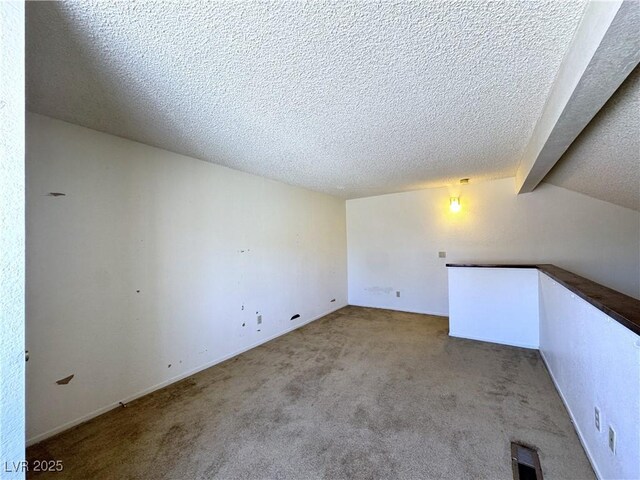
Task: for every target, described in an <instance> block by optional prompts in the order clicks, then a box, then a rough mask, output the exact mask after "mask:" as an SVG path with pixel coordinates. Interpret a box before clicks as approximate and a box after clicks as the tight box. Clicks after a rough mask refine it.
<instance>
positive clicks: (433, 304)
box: [347, 178, 640, 315]
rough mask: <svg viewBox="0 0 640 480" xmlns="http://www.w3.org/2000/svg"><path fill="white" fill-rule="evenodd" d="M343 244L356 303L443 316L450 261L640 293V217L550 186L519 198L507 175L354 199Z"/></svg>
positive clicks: (349, 206)
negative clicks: (536, 266)
mask: <svg viewBox="0 0 640 480" xmlns="http://www.w3.org/2000/svg"><path fill="white" fill-rule="evenodd" d="M451 195H460V198H461V203H462V210H461V211H460V212H458V213H452V212H450V211H449V197H450V196H451ZM347 243H348V262H349V268H348V271H349V303H350V304H354V305H364V306H371V307H380V308H392V309H397V310H409V311H414V312H420V313H432V314H439V315H446V314H447V313H448V298H447V271H446V268H445V264H446V263H462V262H465V261H469V262H473V263H482V262H487V263H491V262H502V263H504V262H521V263H522V262H525V263H532V262H536V263H553V264H555V265H558V266H559V267H562V268H565V269H567V270H569V271H571V272H574V273H576V274H578V275H582V276H584V277H586V278H589V279H591V280H594V281H596V282H599V283H602V284H604V285H606V286H608V287H611V288H613V289H616V290H619V291H621V292H623V293H626V294H628V295H631V296H634V297H640V255H639V253H640V213H639V212H637V211H634V210H630V209H627V208H623V207H619V206H616V205H613V204H610V203H607V202H603V201H601V200H596V199H593V198H590V197H587V196H585V195H581V194H579V193H575V192H572V191H569V190H566V189H563V188H559V187H555V186H553V185H549V184H542V185H541V186H540V187H539V188H538V189H536V190H535V191H534V192H533V193H529V194H524V195H518V196H517V195H515V194H514V180H513V179H512V178H507V179H502V180H496V181H490V182H483V183H478V184H473V183H471V184H469V185H463V186H456V187H452V188H450V189H449V188H435V189H426V190H419V191H415V192H406V193H398V194H392V195H382V196H378V197H370V198H362V199H356V200H348V201H347ZM438 251H446V252H447V258H438ZM396 291H400V292H401V293H400V298H398V297H396V296H395V292H396Z"/></svg>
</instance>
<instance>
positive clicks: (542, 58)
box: [27, 0, 585, 198]
mask: <svg viewBox="0 0 640 480" xmlns="http://www.w3.org/2000/svg"><path fill="white" fill-rule="evenodd" d="M584 6H585V3H584V2H583V1H574V2H558V1H557V0H551V1H536V2H526V1H522V2H478V1H475V2H467V1H464V2H436V1H428V2H422V1H411V2H402V1H400V2H397V1H394V2H345V1H319V2H304V3H303V2H289V1H275V0H269V1H261V2H258V1H245V2H223V1H221V2H162V1H151V0H147V1H142V2H140V1H128V2H84V1H83V2H61V3H59V2H28V3H27V102H28V105H27V106H28V109H29V110H30V111H33V112H37V113H41V114H44V115H48V116H51V117H55V118H59V119H62V120H66V121H68V122H72V123H76V124H79V125H83V126H86V127H89V128H93V129H95V130H99V131H103V132H107V133H111V134H114V135H118V136H122V137H125V138H129V139H132V140H137V141H140V142H143V143H146V144H149V145H153V146H157V147H161V148H164V149H167V150H171V151H174V152H178V153H181V154H186V155H189V156H192V157H196V158H199V159H202V160H206V161H210V162H214V163H217V164H221V165H226V166H229V167H232V168H235V169H239V170H243V171H246V172H251V173H255V174H258V175H262V176H265V177H269V178H273V179H276V180H280V181H283V182H286V183H289V184H293V185H298V186H302V187H306V188H310V189H313V190H317V191H322V192H326V193H330V194H333V195H339V196H342V197H345V198H355V197H362V196H369V195H378V194H384V193H391V192H398V191H405V190H412V189H417V188H424V187H432V186H441V185H446V184H450V183H457V181H458V179H459V178H461V177H471V178H472V181H478V180H483V179H493V178H502V177H509V176H513V175H514V174H515V171H516V168H517V165H518V162H519V160H520V158H521V156H522V153H523V150H524V148H525V147H526V145H527V142H528V141H529V138H530V137H531V134H532V131H533V128H534V126H535V123H536V121H537V120H538V118H539V117H540V114H541V112H542V109H543V107H544V104H545V101H546V99H547V97H548V94H549V91H550V88H551V86H552V84H553V81H554V78H555V75H556V74H557V72H558V68H559V66H560V63H561V61H562V58H563V56H564V54H565V53H566V51H567V49H568V47H569V44H570V42H571V39H572V35H573V33H574V31H575V29H576V27H577V25H578V23H579V21H580V18H581V15H582V12H583V10H584ZM570 176H571V175H570ZM549 181H551V182H552V183H557V184H562V185H563V186H564V185H567V186H568V188H572V187H571V186H569V184H568V183H567V181H568V180H566V175H565V176H564V177H563V175H562V170H560V171H559V172H554V173H553V175H552V176H551V177H550V178H549ZM576 188H577V187H576Z"/></svg>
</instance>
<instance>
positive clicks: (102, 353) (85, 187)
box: [27, 114, 347, 442]
mask: <svg viewBox="0 0 640 480" xmlns="http://www.w3.org/2000/svg"><path fill="white" fill-rule="evenodd" d="M50 192H59V193H64V194H65V196H58V197H54V196H48V194H49V193H50ZM346 277H347V274H346V225H345V202H344V200H341V199H337V198H334V197H330V196H328V195H323V194H319V193H315V192H311V191H308V190H303V189H300V188H295V187H291V186H288V185H284V184H282V183H278V182H275V181H271V180H267V179H264V178H260V177H257V176H253V175H249V174H245V173H242V172H238V171H234V170H230V169H227V168H224V167H219V166H216V165H213V164H210V163H206V162H202V161H199V160H195V159H192V158H188V157H184V156H181V155H177V154H174V153H170V152H167V151H164V150H160V149H156V148H152V147H149V146H145V145H142V144H139V143H135V142H131V141H128V140H124V139H121V138H117V137H113V136H110V135H106V134H102V133H98V132H95V131H92V130H88V129H85V128H82V127H78V126H75V125H71V124H68V123H64V122H61V121H57V120H53V119H50V118H47V117H43V116H39V115H31V114H30V115H28V118H27V346H28V348H29V350H30V352H31V359H30V361H29V364H28V369H27V436H28V438H29V439H30V442H33V441H35V440H38V439H42V438H44V437H45V436H47V435H49V434H51V433H53V432H56V431H58V430H60V429H64V428H68V427H69V426H70V425H72V424H73V423H75V422H77V421H79V420H81V419H84V418H87V417H89V416H92V415H94V414H96V413H99V412H102V411H104V410H105V409H108V408H110V407H112V406H114V405H117V403H118V402H119V401H127V400H128V399H131V398H132V397H135V396H138V395H140V394H141V393H144V392H147V391H149V390H151V389H154V388H156V387H158V386H161V385H163V384H165V383H167V382H170V381H171V380H175V379H177V378H181V377H183V376H186V375H187V374H189V373H190V372H194V371H196V370H199V369H202V368H204V367H206V366H209V365H212V364H215V363H217V362H219V361H221V360H223V359H225V358H228V357H230V356H232V355H234V354H236V353H238V352H241V351H243V350H245V349H248V348H250V347H252V346H255V345H257V344H260V343H262V342H264V341H266V340H267V339H269V338H272V337H275V336H277V335H280V334H282V333H284V332H286V331H288V330H289V329H292V328H295V327H297V326H300V325H301V324H303V323H306V322H308V321H310V320H313V319H315V318H318V317H320V316H322V315H324V314H326V313H328V312H330V311H332V310H335V309H337V308H339V307H342V306H344V305H345V304H346V302H347V298H346V297H347V278H346ZM334 298H335V302H331V300H332V299H334ZM256 312H260V314H261V315H262V319H263V323H262V325H261V326H258V325H257V322H256ZM294 314H300V318H299V319H297V320H295V321H290V317H291V316H292V315H294ZM243 324H244V325H245V326H243ZM169 365H171V367H168V366H169ZM72 374H73V375H74V378H73V379H72V380H71V382H70V383H69V384H68V385H57V384H56V381H57V380H59V379H62V378H64V377H67V376H68V375H72Z"/></svg>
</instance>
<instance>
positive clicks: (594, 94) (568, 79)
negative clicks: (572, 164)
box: [516, 0, 640, 193]
mask: <svg viewBox="0 0 640 480" xmlns="http://www.w3.org/2000/svg"><path fill="white" fill-rule="evenodd" d="M638 32H640V2H638V1H636V0H624V1H620V0H618V1H615V2H603V1H590V2H589V3H588V4H587V6H586V8H585V12H584V15H583V18H582V21H581V22H580V25H579V26H578V29H577V30H576V33H575V35H574V37H573V41H572V44H571V47H570V48H569V51H568V52H567V54H566V55H565V58H564V60H563V61H562V64H561V66H560V70H559V72H558V75H557V77H556V80H555V82H554V84H553V87H552V89H551V92H550V95H549V97H548V99H547V103H546V104H545V107H544V110H543V112H542V115H541V117H540V119H539V120H538V123H537V124H536V126H535V129H534V131H533V135H532V136H531V139H530V140H529V143H528V145H527V147H526V149H525V152H524V155H523V157H522V158H521V160H520V164H519V165H518V170H517V172H516V191H517V193H527V192H531V191H533V190H534V189H535V188H536V187H537V186H538V184H539V183H540V182H541V181H542V179H543V178H544V177H545V176H546V175H547V173H549V171H550V170H551V168H553V166H554V165H555V164H556V162H557V161H558V160H559V159H560V157H561V156H562V155H563V154H564V152H565V151H566V150H567V149H568V148H569V146H570V145H571V143H573V141H574V140H575V139H576V137H577V136H578V135H579V134H580V132H581V131H582V130H583V129H584V127H586V126H587V124H588V123H589V122H590V121H591V119H592V118H593V117H594V116H595V114H596V113H598V111H599V110H600V109H601V108H602V106H603V105H604V104H605V103H606V101H607V100H608V99H609V98H610V97H611V95H613V93H614V92H615V91H616V90H617V89H618V87H619V86H620V84H621V83H622V82H623V81H624V79H625V78H627V76H628V75H629V74H630V73H631V71H632V70H633V69H634V68H635V66H636V65H638V62H640V35H639V34H638Z"/></svg>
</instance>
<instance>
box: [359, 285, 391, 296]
mask: <svg viewBox="0 0 640 480" xmlns="http://www.w3.org/2000/svg"><path fill="white" fill-rule="evenodd" d="M365 290H366V291H367V292H370V293H373V294H374V295H389V294H390V293H391V292H392V291H393V287H367V288H365Z"/></svg>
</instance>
